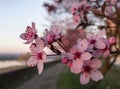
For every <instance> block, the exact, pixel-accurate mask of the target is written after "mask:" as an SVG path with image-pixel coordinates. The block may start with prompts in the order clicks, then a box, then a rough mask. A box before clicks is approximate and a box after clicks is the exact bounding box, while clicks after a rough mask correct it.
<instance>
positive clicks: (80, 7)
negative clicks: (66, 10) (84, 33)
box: [70, 0, 90, 23]
mask: <svg viewBox="0 0 120 89" xmlns="http://www.w3.org/2000/svg"><path fill="white" fill-rule="evenodd" d="M89 9H90V5H89V4H88V3H87V1H86V0H83V1H81V2H80V3H75V4H73V6H72V7H71V8H70V11H71V13H72V14H73V20H74V21H75V22H76V23H78V22H80V20H81V19H84V15H85V14H87V13H88V11H89Z"/></svg>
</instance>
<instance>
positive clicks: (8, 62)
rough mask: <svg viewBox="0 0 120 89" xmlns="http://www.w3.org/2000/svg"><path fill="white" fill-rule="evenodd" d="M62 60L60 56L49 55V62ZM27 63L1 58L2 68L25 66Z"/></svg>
mask: <svg viewBox="0 0 120 89" xmlns="http://www.w3.org/2000/svg"><path fill="white" fill-rule="evenodd" d="M55 60H60V56H49V57H47V62H51V61H55ZM24 65H26V63H25V62H20V61H17V60H10V59H9V60H0V69H1V68H8V67H14V66H24Z"/></svg>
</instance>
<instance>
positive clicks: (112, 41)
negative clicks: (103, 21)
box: [109, 37, 116, 45]
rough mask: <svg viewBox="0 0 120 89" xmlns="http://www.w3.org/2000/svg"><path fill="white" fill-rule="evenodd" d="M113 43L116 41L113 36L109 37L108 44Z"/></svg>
mask: <svg viewBox="0 0 120 89" xmlns="http://www.w3.org/2000/svg"><path fill="white" fill-rule="evenodd" d="M115 43H116V39H115V37H110V39H109V44H110V45H114V44H115Z"/></svg>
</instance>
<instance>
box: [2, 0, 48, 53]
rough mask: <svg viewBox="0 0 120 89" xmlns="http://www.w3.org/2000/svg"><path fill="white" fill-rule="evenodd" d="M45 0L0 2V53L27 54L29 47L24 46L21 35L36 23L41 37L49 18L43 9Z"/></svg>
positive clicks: (4, 0) (5, 0) (7, 0)
mask: <svg viewBox="0 0 120 89" xmlns="http://www.w3.org/2000/svg"><path fill="white" fill-rule="evenodd" d="M44 1H45V0H0V53H26V52H28V51H29V45H25V44H23V42H24V41H23V40H21V39H20V38H19V35H20V34H21V33H23V32H24V31H25V29H26V26H27V25H30V26H31V22H32V21H33V22H35V23H36V28H37V29H38V32H39V35H40V34H41V33H42V32H43V30H44V28H43V27H42V25H43V24H49V23H48V22H47V21H45V20H44V19H45V17H46V16H47V14H46V11H45V9H44V8H43V7H42V5H43V2H44Z"/></svg>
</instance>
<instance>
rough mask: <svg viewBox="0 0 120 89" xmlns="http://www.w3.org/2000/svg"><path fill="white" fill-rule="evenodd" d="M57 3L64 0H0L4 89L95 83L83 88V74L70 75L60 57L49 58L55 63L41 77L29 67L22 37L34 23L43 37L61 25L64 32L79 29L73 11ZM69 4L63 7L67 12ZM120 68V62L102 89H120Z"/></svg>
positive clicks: (0, 81)
mask: <svg viewBox="0 0 120 89" xmlns="http://www.w3.org/2000/svg"><path fill="white" fill-rule="evenodd" d="M54 1H55V2H60V1H62V0H0V13H1V14H0V89H78V88H80V89H89V87H90V84H91V83H90V84H88V85H87V86H82V85H80V83H79V75H77V77H76V76H75V75H74V74H72V73H70V71H69V69H68V68H67V67H65V66H64V65H62V64H61V62H60V61H59V60H58V59H60V57H59V56H56V57H53V56H51V57H48V58H47V59H48V60H50V61H53V60H55V61H54V62H48V63H45V70H44V71H43V73H42V74H41V75H38V73H37V69H36V67H34V68H28V67H27V65H26V60H28V58H29V53H28V52H29V44H28V45H25V44H23V42H24V41H23V40H21V39H20V38H19V36H20V34H21V33H23V32H24V31H25V30H26V26H28V25H29V26H31V22H35V23H36V28H37V30H38V34H39V36H42V35H43V32H44V29H45V28H49V27H50V25H51V24H61V25H62V26H63V27H64V29H65V28H66V26H69V27H73V28H74V27H75V26H74V25H72V23H73V21H72V19H70V18H71V17H72V16H71V15H70V14H69V12H68V11H65V10H64V9H63V8H61V6H59V5H58V4H55V3H54ZM65 1H68V0H65ZM71 1H72V0H71ZM73 1H74V0H73ZM48 2H49V3H50V4H48ZM51 3H52V4H51ZM66 3H68V2H65V3H63V4H62V5H63V6H64V8H65V9H66V10H67V9H68V8H67V7H66V5H65V4H66ZM70 4H71V3H69V4H68V6H69V5H70ZM56 5H58V8H59V10H57V11H56V8H55V6H56ZM61 12H62V13H61ZM63 12H64V13H63ZM54 13H56V14H54ZM118 59H119V58H118ZM119 65H120V61H119V60H117V61H116V63H115V65H114V67H113V68H112V69H111V70H110V72H108V75H107V77H105V80H104V81H103V83H101V85H100V87H99V89H120V84H119V82H120V78H119V77H118V76H119V75H120V68H119ZM112 81H113V82H112Z"/></svg>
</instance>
